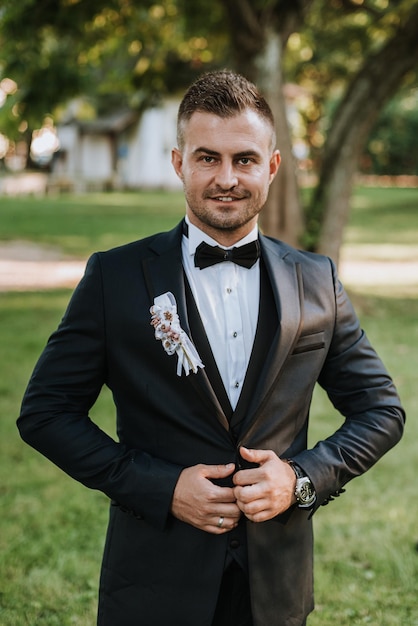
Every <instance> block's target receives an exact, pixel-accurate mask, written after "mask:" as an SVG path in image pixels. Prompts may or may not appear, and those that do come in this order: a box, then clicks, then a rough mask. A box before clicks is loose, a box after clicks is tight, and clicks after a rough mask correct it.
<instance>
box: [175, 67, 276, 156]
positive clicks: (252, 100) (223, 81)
mask: <svg viewBox="0 0 418 626" xmlns="http://www.w3.org/2000/svg"><path fill="white" fill-rule="evenodd" d="M246 109H251V110H253V111H255V112H256V113H258V115H259V116H260V117H261V118H263V119H264V120H266V121H267V122H268V123H269V124H270V125H271V127H272V133H273V135H274V142H275V124H274V117H273V113H272V111H271V108H270V106H269V105H268V103H267V101H266V100H265V99H264V98H263V96H262V95H261V94H260V92H259V91H258V89H257V87H256V86H255V85H254V84H253V83H251V82H250V81H249V80H247V79H246V78H244V76H241V75H240V74H236V73H235V72H232V71H230V70H221V71H218V72H208V73H207V74H203V75H202V76H201V77H200V78H198V79H197V80H196V81H195V82H194V83H193V84H192V85H191V86H190V87H189V89H188V90H187V92H186V93H185V95H184V97H183V100H182V101H181V103H180V107H179V111H178V116H177V142H178V146H179V148H180V149H181V148H182V147H183V143H184V142H183V127H184V123H185V122H187V121H189V120H190V118H191V116H192V115H193V113H195V112H197V111H199V112H201V113H213V114H215V115H218V116H219V117H224V118H226V117H233V116H235V115H237V114H238V113H242V112H243V111H245V110H246ZM273 147H274V146H273Z"/></svg>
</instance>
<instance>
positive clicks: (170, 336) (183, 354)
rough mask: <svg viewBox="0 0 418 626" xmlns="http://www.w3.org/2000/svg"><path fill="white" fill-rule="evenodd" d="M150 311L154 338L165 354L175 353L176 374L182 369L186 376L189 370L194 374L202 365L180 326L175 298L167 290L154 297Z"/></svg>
mask: <svg viewBox="0 0 418 626" xmlns="http://www.w3.org/2000/svg"><path fill="white" fill-rule="evenodd" d="M150 313H151V325H152V326H154V329H155V338H156V339H158V340H159V341H161V342H162V344H163V348H164V350H165V351H166V352H167V354H169V355H172V354H177V357H178V361H177V376H181V374H182V369H184V371H185V372H186V376H188V375H189V372H190V370H192V371H193V373H194V374H196V373H197V371H198V368H199V367H204V365H203V363H202V361H201V359H200V356H199V354H198V352H197V350H196V348H195V347H194V345H193V344H192V342H191V341H190V339H189V337H188V336H187V334H186V333H185V332H184V330H183V329H182V328H181V326H180V320H179V316H178V315H177V304H176V299H175V297H174V296H173V294H172V293H171V292H170V291H167V293H163V294H162V295H161V296H157V298H154V304H153V306H152V307H151V308H150Z"/></svg>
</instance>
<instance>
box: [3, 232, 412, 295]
mask: <svg viewBox="0 0 418 626" xmlns="http://www.w3.org/2000/svg"><path fill="white" fill-rule="evenodd" d="M85 265H86V260H82V259H66V258H63V256H62V254H61V253H60V252H59V251H57V250H55V249H52V248H46V247H43V246H39V245H37V244H33V243H29V242H23V241H13V242H3V243H0V291H3V292H4V291H33V290H42V289H55V288H58V287H68V288H73V287H75V285H76V284H77V283H78V281H79V280H80V278H81V277H82V275H83V272H84V268H85ZM340 277H341V279H342V281H343V282H344V283H345V284H346V285H347V286H350V287H357V288H360V289H362V290H364V289H367V288H368V287H373V288H377V289H379V288H381V289H382V288H383V289H384V290H386V289H390V290H396V289H402V290H403V291H405V290H406V291H410V292H411V293H416V294H418V247H410V248H408V247H405V246H402V247H401V248H399V249H397V248H396V247H394V246H386V247H385V246H374V247H373V250H372V251H370V249H369V248H367V249H366V248H365V247H363V248H362V247H359V248H356V249H346V250H345V251H344V252H343V255H342V260H341V265H340Z"/></svg>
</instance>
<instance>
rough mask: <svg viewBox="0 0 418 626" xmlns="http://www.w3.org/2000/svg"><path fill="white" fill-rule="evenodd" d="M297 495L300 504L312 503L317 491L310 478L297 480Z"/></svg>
mask: <svg viewBox="0 0 418 626" xmlns="http://www.w3.org/2000/svg"><path fill="white" fill-rule="evenodd" d="M296 495H297V499H298V501H299V502H300V504H310V503H311V502H312V500H313V499H314V498H315V492H314V490H313V487H312V483H311V481H310V480H309V478H300V479H299V480H298V481H297V487H296Z"/></svg>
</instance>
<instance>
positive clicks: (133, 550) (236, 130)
mask: <svg viewBox="0 0 418 626" xmlns="http://www.w3.org/2000/svg"><path fill="white" fill-rule="evenodd" d="M275 145H276V138H275V130H274V121H273V116H272V113H271V110H270V108H269V106H268V104H267V103H266V101H265V100H264V99H263V98H262V96H261V95H260V94H259V93H258V91H257V89H256V88H255V87H254V85H252V84H251V83H249V82H248V81H247V80H245V79H244V78H243V77H241V76H239V75H236V74H234V73H232V72H227V71H225V72H215V73H211V74H207V75H204V76H203V77H201V78H200V79H199V80H198V81H197V82H196V83H195V84H194V85H192V86H191V87H190V89H189V90H188V91H187V93H186V95H185V96H184V98H183V101H182V103H181V105H180V109H179V115H178V147H177V148H175V149H174V150H173V153H172V162H173V166H174V169H175V171H176V173H177V175H178V176H179V177H180V179H181V180H182V182H183V185H184V193H185V199H186V216H185V219H184V220H183V221H182V222H181V223H180V224H179V225H178V226H177V227H176V228H175V229H174V230H172V231H171V232H167V233H160V234H157V235H154V236H151V237H148V238H146V239H143V240H141V241H137V242H134V243H131V244H129V245H126V246H122V247H120V248H117V249H114V250H110V251H108V252H105V253H97V254H94V255H93V256H92V257H91V259H90V260H89V262H88V265H87V268H86V272H85V276H84V278H83V279H82V281H81V282H80V284H79V286H78V287H77V289H76V290H75V293H74V295H73V297H72V299H71V301H70V304H69V306H68V309H67V311H66V313H65V316H64V318H63V320H62V322H61V324H60V326H59V328H58V329H57V331H56V332H55V333H54V334H53V335H52V336H51V338H50V340H49V342H48V345H47V346H46V348H45V350H44V352H43V354H42V355H41V357H40V360H39V362H38V364H37V365H36V368H35V371H34V373H33V375H32V378H31V380H30V383H29V385H28V389H27V391H26V394H25V397H24V400H23V406H22V411H21V415H20V418H19V420H18V426H19V429H20V432H21V435H22V437H23V439H24V440H25V441H27V442H28V443H29V444H30V445H32V446H33V447H35V448H36V449H38V450H39V451H40V452H41V453H42V454H44V455H45V456H47V457H48V458H49V459H51V460H52V461H53V462H54V463H56V464H57V465H58V466H59V467H61V468H62V469H63V470H64V471H65V472H67V473H68V474H69V475H70V476H72V477H74V478H75V479H76V480H78V481H80V482H82V483H83V484H84V485H86V486H88V487H90V488H93V489H99V490H101V491H103V492H104V493H105V494H107V495H108V497H109V498H110V500H111V507H110V521H109V527H108V533H107V541H106V547H105V552H104V557H103V565H102V573H101V583H100V598H99V613H98V624H99V625H100V626H115V625H116V624H117V625H118V626H224V625H225V626H226V625H228V626H283V625H286V626H301V625H302V624H305V620H306V617H307V615H308V614H309V612H310V611H312V609H313V593H312V553H313V550H312V525H311V524H312V522H311V517H312V515H313V513H314V512H315V511H316V510H317V509H318V507H320V505H322V504H326V503H327V502H328V501H330V500H331V499H333V497H334V496H335V495H339V494H340V493H342V491H343V489H342V488H343V486H344V485H345V484H346V483H347V482H348V481H350V480H351V479H352V478H354V477H355V476H358V475H360V474H362V473H364V472H365V471H366V470H368V469H369V468H370V467H371V466H372V465H373V464H374V463H375V462H376V461H377V460H378V459H379V458H380V457H381V456H382V455H383V454H384V453H385V452H386V451H387V450H389V449H390V448H391V447H392V446H393V445H395V444H396V443H397V441H398V440H399V438H400V437H401V434H402V429H403V423H404V414H403V410H402V408H401V405H400V402H399V399H398V395H397V393H396V390H395V387H394V385H393V383H392V381H391V379H390V377H389V375H388V374H387V372H386V370H385V368H384V366H383V365H382V363H381V361H380V359H379V358H378V356H377V355H376V353H375V351H374V350H373V348H372V347H371V346H370V344H369V342H368V340H367V338H366V336H365V334H364V332H363V331H362V330H361V329H360V326H359V322H358V319H357V317H356V315H355V313H354V311H353V308H352V306H351V304H350V302H349V300H348V298H347V295H346V293H345V291H344V289H343V287H342V286H341V284H340V283H339V281H338V278H337V276H336V272H335V268H334V266H333V264H332V262H331V261H330V260H329V259H328V258H325V257H322V256H319V255H314V254H310V253H306V252H300V251H297V250H295V249H293V248H291V247H289V246H287V245H285V244H283V243H282V242H279V241H277V240H274V239H270V238H268V237H265V236H263V235H261V234H260V233H259V231H258V228H257V219H258V214H259V212H260V210H261V209H262V207H263V205H264V204H265V201H266V198H267V194H268V189H269V185H270V183H271V182H272V180H273V179H274V177H275V175H276V173H277V170H278V168H279V164H280V154H279V152H278V150H276V149H275ZM317 382H318V383H319V384H320V385H321V386H322V387H323V388H324V389H325V390H326V392H327V393H328V396H329V398H330V400H331V402H332V403H333V404H334V406H335V407H336V408H337V409H338V410H339V411H340V412H341V414H342V417H343V419H342V424H341V425H340V427H339V428H338V430H337V431H336V432H334V433H330V435H329V437H328V438H327V439H326V440H324V441H319V442H318V443H317V444H316V445H315V446H314V447H313V448H311V449H307V431H308V418H309V408H310V404H311V399H312V392H313V389H314V387H315V385H316V383H317ZM103 385H107V386H108V387H109V388H110V389H111V391H112V393H113V398H114V402H115V407H116V419H117V432H118V441H114V440H113V439H112V438H110V437H109V436H108V435H107V434H105V433H104V432H103V431H102V430H101V429H100V427H99V426H98V425H97V424H95V423H93V422H92V421H91V420H90V418H89V410H90V408H91V407H92V405H93V404H94V403H95V401H96V399H97V397H98V395H99V393H100V390H101V388H102V387H103Z"/></svg>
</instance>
